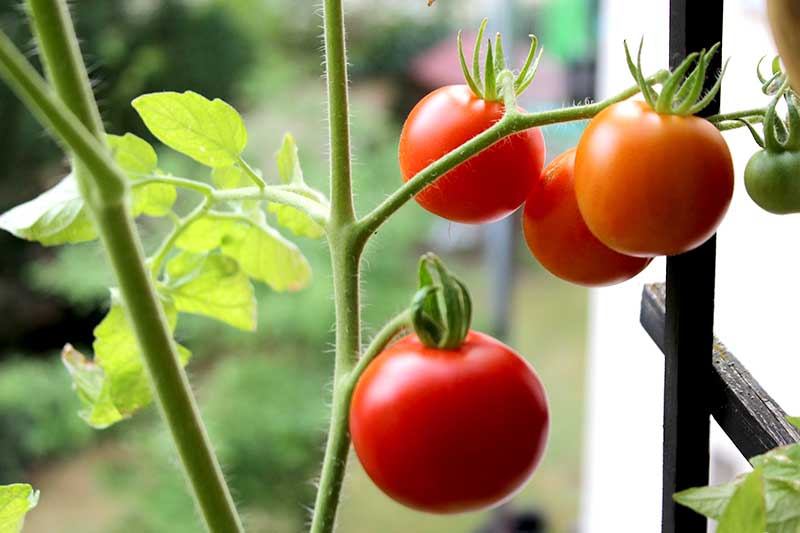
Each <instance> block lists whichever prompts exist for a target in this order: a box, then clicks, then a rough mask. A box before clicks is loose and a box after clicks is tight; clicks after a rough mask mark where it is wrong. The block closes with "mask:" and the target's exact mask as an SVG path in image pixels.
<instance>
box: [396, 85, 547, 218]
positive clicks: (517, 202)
mask: <svg viewBox="0 0 800 533" xmlns="http://www.w3.org/2000/svg"><path fill="white" fill-rule="evenodd" d="M503 114H504V108H503V104H502V103H501V102H492V101H487V100H484V99H483V98H481V97H480V96H476V95H475V94H473V92H472V90H471V89H470V88H469V87H468V86H466V85H450V86H447V87H441V88H439V89H436V90H435V91H433V92H432V93H430V94H428V95H427V96H426V97H425V98H423V99H422V100H421V101H420V102H419V103H418V104H417V105H416V107H414V109H413V110H412V111H411V113H410V114H409V115H408V118H407V119H406V122H405V124H404V125H403V131H402V133H401V134H400V169H401V171H402V174H403V179H404V180H405V181H408V180H409V179H411V178H413V177H414V176H415V175H416V174H417V173H418V172H419V171H420V170H422V169H424V168H425V167H427V166H428V165H429V164H430V163H432V162H434V161H436V160H437V159H439V158H440V157H442V156H443V155H445V154H447V153H448V152H450V151H452V150H454V149H456V148H458V147H459V146H461V145H462V144H464V143H465V142H466V141H469V140H470V139H471V138H473V137H475V135H477V134H479V133H481V132H482V131H485V130H487V129H488V128H490V127H491V126H492V125H493V124H495V123H496V122H497V121H498V120H500V119H501V118H502V117H503ZM544 156H545V146H544V138H543V137H542V133H541V132H540V131H539V130H538V129H536V128H534V129H530V130H527V131H524V132H522V133H518V134H516V135H512V136H510V137H507V138H506V139H505V140H504V141H503V142H501V143H497V144H496V145H494V146H492V147H491V148H489V149H488V150H485V151H483V152H481V153H480V154H478V155H476V156H475V157H473V158H471V159H469V160H468V161H467V162H466V163H462V164H461V165H459V166H457V167H456V168H454V169H453V170H451V171H450V172H448V173H447V174H445V175H444V176H442V177H441V178H440V179H439V180H438V181H437V182H436V184H435V185H432V186H430V187H427V188H426V189H424V190H423V191H422V192H420V193H419V194H417V196H416V199H417V202H419V204H420V205H421V206H422V207H424V208H425V209H427V210H428V211H430V212H432V213H435V214H437V215H439V216H441V217H444V218H446V219H448V220H452V221H455V222H465V223H471V224H479V223H485V222H491V221H494V220H498V219H501V218H503V217H505V216H508V215H509V214H511V213H512V212H514V211H515V210H516V209H517V208H518V207H519V206H521V205H522V203H523V202H524V201H525V198H526V197H527V196H528V192H529V191H530V190H531V187H532V186H533V183H534V181H535V180H536V178H538V177H539V174H540V173H541V171H542V166H543V164H544Z"/></svg>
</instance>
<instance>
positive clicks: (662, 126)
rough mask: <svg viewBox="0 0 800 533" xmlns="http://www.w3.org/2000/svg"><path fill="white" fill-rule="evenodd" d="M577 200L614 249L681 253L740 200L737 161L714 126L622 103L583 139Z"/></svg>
mask: <svg viewBox="0 0 800 533" xmlns="http://www.w3.org/2000/svg"><path fill="white" fill-rule="evenodd" d="M575 195H576V197H577V200H578V206H579V208H580V211H581V213H582V214H583V218H584V220H585V221H586V224H587V226H589V229H590V230H591V231H592V233H593V234H594V235H596V236H597V238H598V239H600V240H601V241H602V242H603V243H605V244H606V245H607V246H608V247H610V248H612V249H614V250H617V251H619V252H621V253H625V254H628V255H637V256H645V257H647V256H656V255H676V254H680V253H683V252H686V251H689V250H691V249H693V248H695V247H697V246H699V245H701V244H702V243H704V242H705V241H706V240H707V239H708V238H709V237H711V235H713V234H714V231H716V229H717V226H718V225H719V223H720V222H721V221H722V218H723V217H724V215H725V213H726V211H727V210H728V205H729V204H730V201H731V197H732V195H733V161H732V159H731V155H730V152H729V151H728V145H727V144H726V143H725V139H723V138H722V135H720V133H719V131H718V130H717V129H716V128H715V127H714V126H713V125H712V124H711V123H710V122H708V121H706V120H704V119H702V118H698V117H694V116H677V115H670V114H661V113H657V112H656V111H654V110H653V109H652V108H651V107H650V106H649V105H648V104H647V103H646V102H621V103H619V104H615V105H613V106H611V107H609V108H608V109H606V110H605V111H603V112H601V113H600V114H598V115H597V116H596V117H595V118H594V119H592V121H591V122H590V123H589V126H588V127H587V128H586V131H585V132H584V133H583V135H582V136H581V139H580V142H579V143H578V148H577V152H576V156H575Z"/></svg>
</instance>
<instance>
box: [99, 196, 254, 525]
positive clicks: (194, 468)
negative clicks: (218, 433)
mask: <svg viewBox="0 0 800 533" xmlns="http://www.w3.org/2000/svg"><path fill="white" fill-rule="evenodd" d="M94 216H95V221H96V223H97V227H98V230H99V232H100V237H101V239H102V242H103V245H104V247H105V249H106V251H107V253H108V256H109V257H110V259H111V264H112V267H113V269H114V272H115V273H116V274H117V281H118V283H119V287H120V293H121V294H122V298H123V301H124V302H125V308H126V310H127V316H128V319H129V321H130V323H131V326H132V327H133V330H134V333H135V334H136V339H137V341H138V343H139V348H140V350H141V352H142V355H143V356H144V361H145V367H146V368H147V370H148V374H149V376H150V379H151V382H152V384H153V389H154V390H155V391H156V399H157V400H158V402H157V403H158V405H159V408H160V411H161V414H162V416H163V417H164V420H165V421H166V423H167V426H168V427H169V429H170V432H171V433H172V437H173V439H174V441H175V445H176V447H177V450H178V455H179V457H180V459H181V463H182V464H183V466H184V470H185V472H186V475H187V477H188V478H189V483H190V486H191V487H192V489H193V493H194V496H195V499H196V501H197V504H198V507H199V508H200V511H201V512H202V515H203V518H204V519H205V522H206V525H207V527H208V530H209V531H211V532H213V533H239V532H242V531H244V529H243V528H242V524H241V522H240V520H239V517H238V515H237V513H236V507H235V505H234V503H233V499H232V498H231V495H230V492H229V491H228V487H227V486H226V484H225V480H224V478H223V476H222V471H221V469H220V467H219V463H218V462H217V459H216V457H215V456H214V451H213V448H212V446H211V442H210V441H209V439H208V435H207V433H206V430H205V427H203V422H202V419H201V418H200V412H199V410H198V408H197V404H196V402H195V400H194V397H193V396H192V392H191V387H190V385H189V381H188V379H187V378H186V373H185V372H184V371H183V368H182V366H181V364H180V362H179V361H178V355H177V352H176V351H175V342H174V341H173V339H172V335H171V334H170V332H169V328H168V326H167V320H166V317H165V315H164V310H163V308H162V306H161V304H160V302H159V300H158V297H157V296H156V293H155V290H154V289H153V285H152V282H151V278H150V274H149V272H148V271H147V269H146V268H145V267H144V255H143V253H142V250H141V247H140V245H139V244H138V242H139V239H138V236H137V235H136V228H135V227H134V226H133V224H132V219H131V217H130V213H129V212H128V208H127V206H126V205H124V204H120V205H110V206H105V207H102V208H100V209H97V210H95V211H94Z"/></svg>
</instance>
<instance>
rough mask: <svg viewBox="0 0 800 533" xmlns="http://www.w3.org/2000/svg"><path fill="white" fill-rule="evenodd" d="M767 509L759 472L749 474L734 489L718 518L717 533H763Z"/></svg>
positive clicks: (762, 482)
mask: <svg viewBox="0 0 800 533" xmlns="http://www.w3.org/2000/svg"><path fill="white" fill-rule="evenodd" d="M766 528H767V509H766V503H765V501H764V480H763V479H762V477H761V470H759V469H756V470H754V471H753V472H751V473H750V474H749V475H748V476H747V477H746V478H745V479H744V481H743V482H742V483H740V484H739V486H738V487H737V488H736V492H734V493H733V496H732V497H731V499H730V501H729V502H728V505H727V506H726V507H725V511H724V512H723V513H722V517H720V520H719V525H718V526H717V533H764V531H765V530H766Z"/></svg>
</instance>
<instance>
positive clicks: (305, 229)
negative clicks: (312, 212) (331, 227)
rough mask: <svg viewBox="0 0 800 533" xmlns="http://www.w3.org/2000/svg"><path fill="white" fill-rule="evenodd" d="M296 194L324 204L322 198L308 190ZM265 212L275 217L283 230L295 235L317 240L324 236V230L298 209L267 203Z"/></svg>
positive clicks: (323, 198)
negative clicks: (285, 229)
mask: <svg viewBox="0 0 800 533" xmlns="http://www.w3.org/2000/svg"><path fill="white" fill-rule="evenodd" d="M298 194H302V195H303V196H305V197H306V198H310V199H312V200H315V201H318V202H320V203H323V204H324V203H325V202H326V200H325V197H324V196H322V195H321V194H319V193H317V192H316V191H313V190H310V189H309V190H306V191H303V192H298ZM267 210H268V211H269V212H270V213H272V214H274V215H275V218H276V220H277V221H278V224H280V225H281V226H283V227H284V228H287V229H288V230H289V231H291V232H292V233H294V234H295V235H299V236H302V237H308V238H309V239H319V238H320V237H322V236H324V235H325V228H323V227H322V226H320V225H319V224H317V223H316V222H314V220H313V219H312V218H311V217H310V216H308V215H307V214H305V213H303V212H302V211H300V210H298V209H295V208H294V207H291V206H288V205H284V204H279V203H275V202H269V204H268V205H267Z"/></svg>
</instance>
